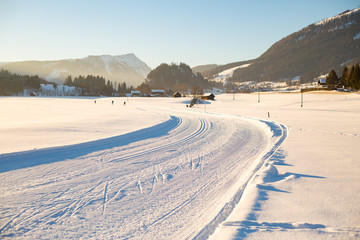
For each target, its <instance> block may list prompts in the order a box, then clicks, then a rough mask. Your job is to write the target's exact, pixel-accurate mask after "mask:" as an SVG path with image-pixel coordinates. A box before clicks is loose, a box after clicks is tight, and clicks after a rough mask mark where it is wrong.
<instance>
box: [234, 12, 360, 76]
mask: <svg viewBox="0 0 360 240" xmlns="http://www.w3.org/2000/svg"><path fill="white" fill-rule="evenodd" d="M359 61H360V9H356V10H353V11H346V12H344V13H341V14H339V15H337V16H335V17H332V18H329V19H326V20H324V21H321V22H318V23H316V24H311V25H309V26H307V27H305V28H303V29H302V30H300V31H298V32H295V33H293V34H291V35H289V36H287V37H285V38H284V39H282V40H280V41H278V42H276V43H275V44H274V45H272V46H271V47H270V48H269V49H268V50H267V51H266V52H265V53H264V54H262V55H261V56H260V57H259V58H257V59H255V60H254V61H253V62H252V64H251V65H250V66H249V67H247V68H243V69H238V70H236V71H235V72H234V74H233V77H232V79H231V80H232V81H234V82H243V81H279V80H285V79H292V78H294V77H297V76H300V79H301V81H302V82H310V81H312V80H313V78H314V77H317V76H320V75H322V74H324V73H328V72H329V71H330V70H331V69H335V70H336V71H338V72H340V71H341V70H342V68H343V66H344V64H345V65H346V64H348V65H351V64H354V63H356V62H359Z"/></svg>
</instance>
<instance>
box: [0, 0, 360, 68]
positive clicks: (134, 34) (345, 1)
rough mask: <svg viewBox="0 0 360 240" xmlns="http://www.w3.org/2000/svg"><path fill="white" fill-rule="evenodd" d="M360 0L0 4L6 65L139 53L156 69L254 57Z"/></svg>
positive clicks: (26, 0)
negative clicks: (294, 33)
mask: <svg viewBox="0 0 360 240" xmlns="http://www.w3.org/2000/svg"><path fill="white" fill-rule="evenodd" d="M359 6H360V1H359V0H302V1H289V0H284V1H280V0H279V1H276V0H274V1H269V0H254V1H250V0H246V1H243V0H238V1H236V0H233V1H230V0H218V1H212V0H192V1H188V0H181V1H175V0H154V1H152V0H113V1H110V0H96V1H95V0H32V1H30V0H0V62H8V61H22V60H57V59H65V58H83V57H86V56H88V55H103V54H110V55H122V54H127V53H134V54H135V55H136V56H137V57H138V58H140V59H141V60H143V61H144V62H146V63H147V64H148V65H149V66H150V67H151V68H155V67H157V66H158V65H159V64H161V63H172V62H174V63H179V62H184V63H186V64H189V65H190V66H191V67H194V66H197V65H202V64H209V63H216V64H225V63H229V62H235V61H241V60H249V59H253V58H256V57H258V56H260V55H261V54H262V53H264V52H265V51H266V50H267V49H268V48H269V47H270V46H271V45H272V44H274V43H275V42H276V41H278V40H280V39H281V38H283V37H286V36H287V35H289V34H291V33H293V32H296V31H299V30H301V29H302V28H303V27H306V26H307V25H309V24H312V23H315V22H317V21H321V20H323V19H325V18H328V17H332V16H335V15H337V14H339V13H341V12H343V11H345V10H347V9H354V8H358V7H359Z"/></svg>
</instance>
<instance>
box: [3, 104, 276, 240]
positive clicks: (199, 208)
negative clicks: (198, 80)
mask: <svg viewBox="0 0 360 240" xmlns="http://www.w3.org/2000/svg"><path fill="white" fill-rule="evenodd" d="M1 100H3V101H5V102H6V103H7V104H9V105H11V104H14V106H12V107H10V106H7V107H8V108H10V109H16V107H19V106H17V105H18V104H19V103H21V104H22V103H23V101H25V102H27V104H33V105H34V106H35V107H34V108H33V110H32V114H34V115H36V116H37V117H33V118H32V117H30V119H29V121H34V122H37V121H42V122H41V123H42V125H41V127H40V126H39V127H36V128H33V127H32V125H31V124H28V125H25V126H26V127H24V125H23V124H22V123H17V124H18V126H21V127H22V128H27V130H28V132H30V133H31V135H34V136H37V134H39V135H40V136H41V135H42V134H43V136H44V138H39V139H36V138H35V137H34V141H33V142H32V144H33V145H31V142H26V144H23V145H22V148H23V149H19V150H23V151H22V152H14V153H6V152H7V150H5V151H3V152H5V153H4V154H2V155H0V166H1V169H2V171H1V174H0V192H1V193H2V194H1V195H0V203H1V208H0V213H1V214H0V215H1V216H2V217H1V218H0V234H1V237H2V238H8V237H16V238H20V239H34V238H36V239H44V238H45V239H46V238H61V239H64V238H66V239H67V238H96V239H99V238H101V239H113V238H118V239H126V238H130V239H139V238H145V239H169V238H176V239H186V238H192V237H195V236H196V235H197V234H198V233H199V232H200V231H201V230H202V229H203V228H204V227H205V226H206V225H207V224H208V223H209V222H211V221H213V220H214V219H215V221H216V216H217V215H218V213H219V212H220V211H221V209H222V208H223V207H224V206H225V205H226V203H228V202H230V201H233V200H232V199H233V198H234V195H235V194H236V193H237V192H239V191H240V190H241V188H242V187H244V186H245V185H246V183H247V182H248V180H249V178H250V177H251V176H252V175H253V174H254V171H256V169H257V168H258V167H259V165H261V161H262V157H263V156H264V155H265V153H266V152H268V151H270V150H271V147H272V145H273V144H274V142H276V141H273V140H274V139H271V138H270V134H271V132H270V130H269V129H268V128H267V127H266V124H264V123H259V122H256V121H254V120H246V121H244V119H243V118H239V117H236V116H230V115H225V114H212V113H210V114H206V113H202V112H201V111H200V108H195V109H188V108H185V105H184V104H182V103H181V101H182V100H174V99H140V98H139V99H130V100H129V103H128V104H126V106H120V105H118V106H116V104H115V105H114V106H113V105H111V104H110V100H111V99H96V101H97V103H96V104H94V103H93V101H94V99H90V100H89V99H64V100H60V99H42V98H40V99H38V98H34V99H32V98H27V99H26V98H13V99H11V98H4V99H1ZM10 100H13V101H10ZM54 101H55V102H56V101H58V102H57V105H56V104H55V105H56V108H55V109H56V110H55V109H54V110H51V109H52V107H54V106H53V105H54ZM67 101H69V102H67ZM78 101H80V102H82V104H80V105H79V106H77V105H76V104H77V103H78ZM116 101H117V99H116ZM121 102H122V100H121ZM100 104H103V105H102V106H104V107H102V108H101V110H99V108H96V107H98V106H100ZM75 106H77V107H79V108H81V109H82V112H81V113H82V115H81V114H79V115H81V116H79V115H78V112H77V109H76V108H77V107H75ZM73 107H74V108H73ZM114 107H115V108H114ZM94 108H96V110H94ZM59 109H63V110H62V111H63V112H62V114H65V116H62V114H61V115H60V114H59V115H60V116H58V117H53V116H48V114H49V113H51V112H52V111H53V112H54V113H58V111H59ZM118 109H121V114H119V113H118V112H117V110H118ZM98 111H101V112H103V113H102V114H103V115H98V114H100V113H98ZM104 112H105V113H106V114H104ZM16 114H20V113H17V112H16ZM61 116H62V117H61ZM93 116H94V117H95V116H101V117H98V118H95V119H92V117H93ZM82 117H83V118H82ZM7 118H8V119H9V120H8V121H7V122H8V123H7V124H8V126H12V127H13V129H14V128H15V129H16V127H15V126H14V125H11V122H12V121H11V120H10V119H11V117H9V116H7ZM37 118H39V119H41V120H38V119H37ZM14 119H17V118H14ZM84 119H85V120H86V119H88V120H89V119H92V121H90V122H89V121H84ZM67 121H70V123H68V122H67ZM117 121H120V122H121V123H122V124H116V122H117ZM132 121H133V122H134V123H133V124H132ZM25 122H26V121H25ZM64 122H66V124H69V125H71V126H73V127H74V128H75V129H77V130H78V131H80V130H81V129H83V122H85V125H87V127H88V130H87V131H86V130H84V136H81V134H80V137H84V138H82V140H83V139H85V137H89V140H91V141H85V142H83V143H77V142H76V141H74V139H69V141H68V139H66V140H65V138H66V136H69V137H70V138H72V137H73V136H74V137H75V136H76V135H77V134H71V133H69V132H68V131H66V128H64V130H63V131H61V128H62V127H64V125H66V124H65V123H64ZM109 122H110V123H112V125H111V126H109V125H108V124H109ZM253 122H256V124H254V123H253ZM37 123H38V122H37ZM125 123H126V124H127V123H129V124H128V125H129V129H126V128H125V127H123V125H124V124H125ZM54 125H57V126H59V131H58V134H59V135H60V136H57V135H49V134H48V133H49V132H51V131H50V130H49V129H51V128H52V127H53V126H54ZM99 126H100V130H99V131H100V133H101V134H100V135H98V136H94V135H96V134H94V132H93V129H97V128H98V127H99ZM132 127H133V128H132ZM131 128H132V129H131ZM3 129H5V127H4V128H3ZM40 129H42V130H43V132H44V133H43V132H42V131H39V130H40ZM111 130H112V131H111ZM13 133H14V132H13ZM45 133H47V134H45ZM85 133H86V134H85ZM121 133H122V134H121ZM7 134H8V135H7V138H9V140H10V141H9V143H8V144H9V146H10V147H9V148H11V147H12V149H17V148H20V147H18V146H11V144H10V143H16V141H14V140H12V139H11V138H16V137H17V136H16V134H10V133H9V132H8V133H7ZM17 134H20V136H21V134H23V133H22V131H18V132H17ZM116 134H120V135H116ZM114 135H115V136H114ZM46 136H47V139H49V138H54V140H53V141H52V142H50V143H49V144H48V145H47V144H46V142H45V139H46ZM50 136H51V137H50ZM99 136H101V137H104V136H107V138H103V139H98V140H95V139H94V138H95V137H97V138H99ZM58 137H59V138H58ZM36 141H38V142H36ZM68 143H72V144H68ZM15 145H16V144H15ZM34 145H36V146H42V147H39V148H37V149H36V150H28V149H33V148H34V147H33V146H34ZM47 146H50V147H51V148H47ZM24 150H27V151H24ZM234 204H235V202H233V205H234ZM214 227H215V226H213V227H212V228H211V229H210V230H209V231H208V232H206V233H205V236H208V235H209V234H210V233H211V232H212V231H213V230H214Z"/></svg>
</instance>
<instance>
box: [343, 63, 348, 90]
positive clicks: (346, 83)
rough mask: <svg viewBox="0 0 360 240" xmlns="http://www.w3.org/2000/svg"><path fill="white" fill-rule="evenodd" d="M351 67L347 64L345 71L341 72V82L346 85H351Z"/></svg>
mask: <svg viewBox="0 0 360 240" xmlns="http://www.w3.org/2000/svg"><path fill="white" fill-rule="evenodd" d="M348 78H349V69H348V68H347V66H346V65H345V66H344V69H343V72H342V74H341V84H342V85H344V86H345V87H349V79H348Z"/></svg>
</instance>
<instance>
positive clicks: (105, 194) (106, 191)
mask: <svg viewBox="0 0 360 240" xmlns="http://www.w3.org/2000/svg"><path fill="white" fill-rule="evenodd" d="M108 186H109V182H108V181H106V184H105V187H104V202H103V211H102V215H103V216H104V215H105V208H106V203H107V200H108Z"/></svg>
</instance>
